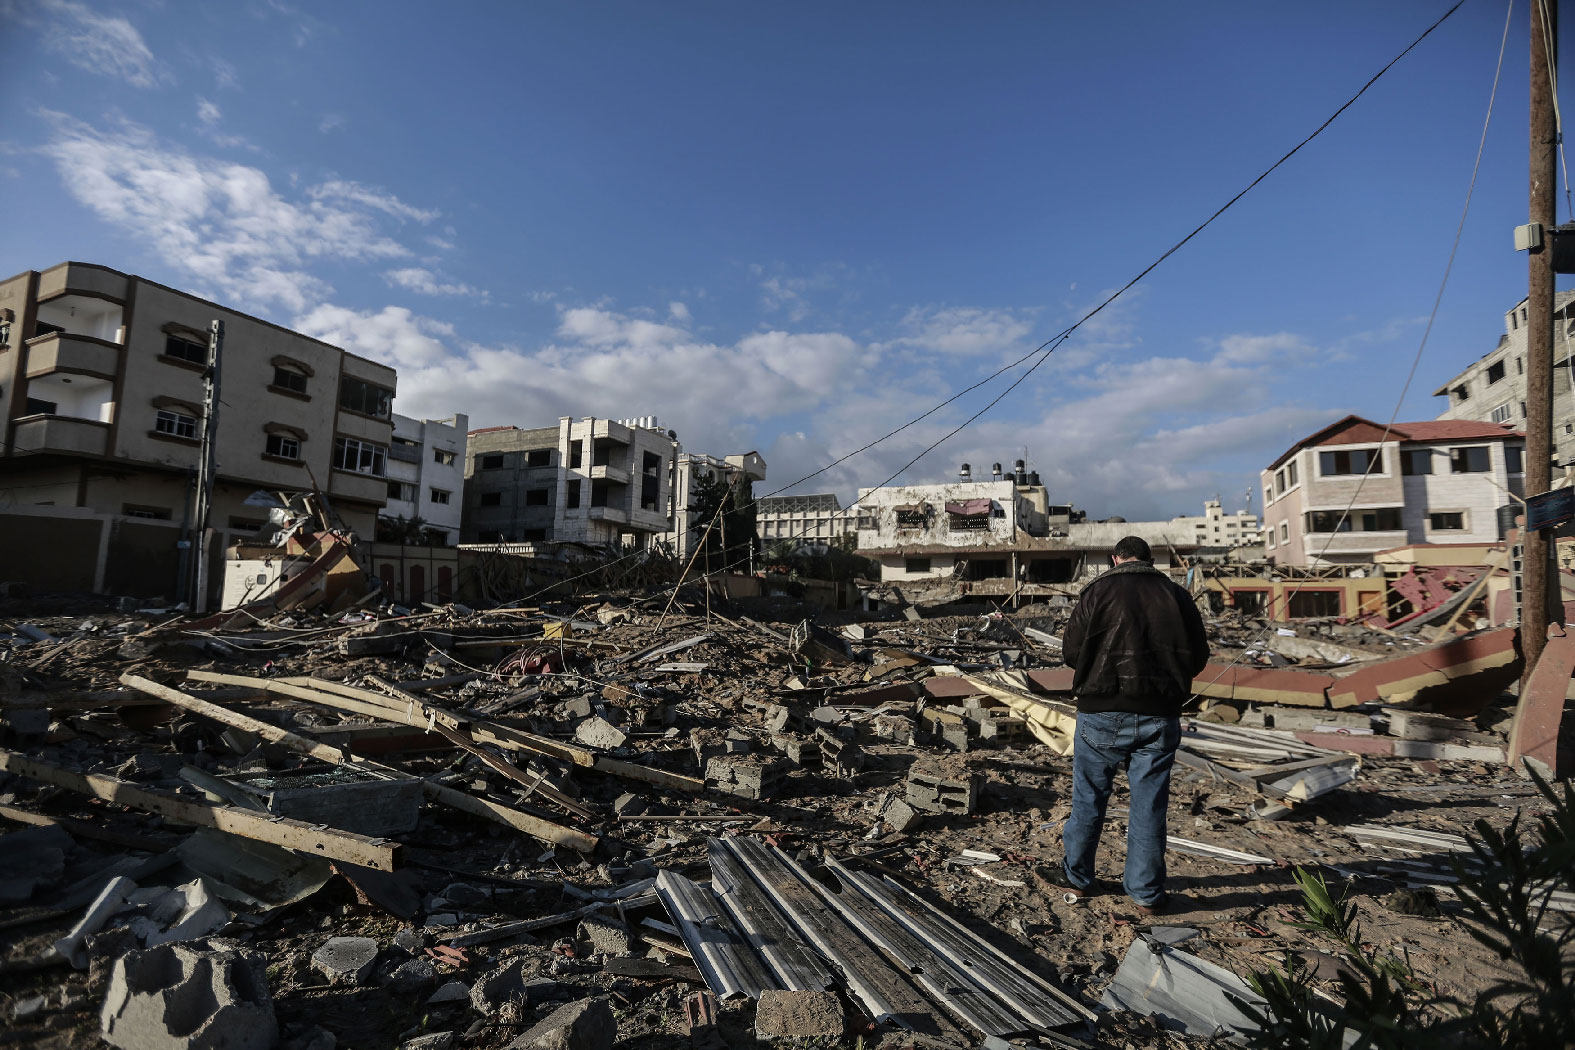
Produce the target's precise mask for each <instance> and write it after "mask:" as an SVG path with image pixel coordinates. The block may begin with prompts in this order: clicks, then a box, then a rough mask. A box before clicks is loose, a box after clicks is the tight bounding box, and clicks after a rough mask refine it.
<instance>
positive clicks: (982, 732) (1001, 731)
mask: <svg viewBox="0 0 1575 1050" xmlns="http://www.w3.org/2000/svg"><path fill="white" fill-rule="evenodd" d="M979 739H980V740H990V741H993V742H995V743H997V744H1005V745H1007V746H1008V747H1016V746H1018V745H1019V744H1025V743H1027V742H1028V723H1027V722H1025V721H1024V720H1023V719H1021V718H985V719H981V720H980V721H979Z"/></svg>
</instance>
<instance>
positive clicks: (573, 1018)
mask: <svg viewBox="0 0 1575 1050" xmlns="http://www.w3.org/2000/svg"><path fill="white" fill-rule="evenodd" d="M617 1037H618V1022H617V1020H616V1019H615V1018H614V1017H613V1012H612V1007H610V1006H608V1005H607V1000H606V999H603V998H600V997H598V998H595V999H582V1000H581V1001H579V1002H577V1003H568V1004H566V1005H564V1006H560V1007H558V1008H557V1009H556V1010H554V1011H553V1012H552V1013H550V1014H548V1015H547V1016H546V1017H544V1018H542V1019H541V1021H539V1022H538V1023H537V1024H536V1026H535V1027H534V1028H532V1029H531V1030H530V1031H528V1032H526V1033H525V1034H524V1035H522V1036H520V1037H519V1038H518V1039H516V1040H514V1042H512V1043H510V1044H509V1048H510V1050H612V1045H613V1040H614V1039H616V1038H617Z"/></svg>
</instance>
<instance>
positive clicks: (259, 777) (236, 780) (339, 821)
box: [221, 766, 421, 836]
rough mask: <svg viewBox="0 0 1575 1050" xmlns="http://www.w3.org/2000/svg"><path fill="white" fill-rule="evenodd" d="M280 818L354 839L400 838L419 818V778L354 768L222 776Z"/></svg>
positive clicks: (331, 767)
mask: <svg viewBox="0 0 1575 1050" xmlns="http://www.w3.org/2000/svg"><path fill="white" fill-rule="evenodd" d="M221 779H223V780H227V781H229V782H230V783H231V784H234V785H235V786H236V787H238V788H240V789H241V790H242V791H245V792H246V793H247V794H249V795H251V796H253V797H255V798H257V799H258V800H260V801H261V802H262V804H263V808H265V809H267V810H268V812H270V813H275V814H278V815H279V816H281V817H290V818H293V819H295V820H304V821H306V822H307V823H308V824H327V825H328V826H329V827H331V828H340V829H342V830H344V831H353V832H355V833H356V834H358V835H373V836H380V835H402V834H404V833H405V832H407V831H414V830H415V828H416V824H417V823H418V822H419V821H420V819H421V780H420V778H418V777H410V776H390V775H388V774H386V773H382V772H378V771H376V770H370V769H361V768H357V767H354V766H330V767H327V768H322V767H310V766H309V767H306V768H304V769H293V770H282V771H278V772H275V771H272V770H270V771H268V772H266V773H239V774H235V775H232V776H227V777H222V778H221Z"/></svg>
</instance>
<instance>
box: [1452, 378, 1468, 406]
mask: <svg viewBox="0 0 1575 1050" xmlns="http://www.w3.org/2000/svg"><path fill="white" fill-rule="evenodd" d="M1450 393H1451V394H1453V395H1454V396H1455V404H1457V405H1458V404H1460V403H1462V402H1464V401H1470V400H1471V390H1470V388H1469V387H1467V386H1466V384H1464V383H1461V384H1460V385H1459V386H1457V387H1455V388H1454V389H1452V390H1450Z"/></svg>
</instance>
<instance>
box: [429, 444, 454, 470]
mask: <svg viewBox="0 0 1575 1050" xmlns="http://www.w3.org/2000/svg"><path fill="white" fill-rule="evenodd" d="M432 462H434V463H436V464H437V465H438V466H440V467H452V466H453V465H454V450H453V449H447V448H435V449H433V450H432Z"/></svg>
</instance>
